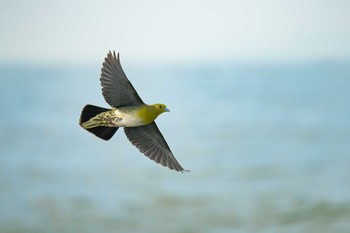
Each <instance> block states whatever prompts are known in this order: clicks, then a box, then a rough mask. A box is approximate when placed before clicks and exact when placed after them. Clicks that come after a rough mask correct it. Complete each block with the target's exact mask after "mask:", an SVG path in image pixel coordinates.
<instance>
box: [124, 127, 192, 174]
mask: <svg viewBox="0 0 350 233" xmlns="http://www.w3.org/2000/svg"><path fill="white" fill-rule="evenodd" d="M124 131H125V134H126V136H127V138H128V139H129V141H130V142H131V143H132V144H133V145H134V146H136V147H137V148H138V149H139V150H140V152H142V153H144V154H145V155H146V156H147V157H149V158H150V159H152V160H154V161H155V162H157V163H160V164H161V165H163V166H165V167H168V168H170V169H172V170H176V171H180V172H185V171H186V170H184V169H183V168H182V167H181V165H180V164H179V162H178V161H177V160H176V158H175V157H174V155H173V153H172V152H171V150H170V148H169V146H168V144H167V143H166V141H165V139H164V137H163V135H162V134H161V132H160V131H159V129H158V127H157V125H156V123H155V122H153V123H151V124H148V125H143V126H138V127H125V128H124Z"/></svg>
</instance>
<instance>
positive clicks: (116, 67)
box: [100, 51, 143, 108]
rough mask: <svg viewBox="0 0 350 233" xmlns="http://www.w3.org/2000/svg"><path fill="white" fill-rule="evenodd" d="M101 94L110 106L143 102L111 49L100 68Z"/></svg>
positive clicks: (133, 104) (116, 106) (132, 104)
mask: <svg viewBox="0 0 350 233" xmlns="http://www.w3.org/2000/svg"><path fill="white" fill-rule="evenodd" d="M100 81H101V86H102V95H103V97H104V98H105V100H106V102H107V103H108V104H109V105H111V106H112V107H115V108H118V107H121V106H135V105H139V104H143V101H142V100H141V98H140V96H139V95H138V94H137V92H136V90H135V88H134V87H133V86H132V84H131V83H130V81H129V80H128V78H127V77H126V75H125V73H124V71H123V69H122V67H121V64H120V60H119V53H118V56H116V55H115V52H114V51H113V54H112V52H111V51H109V53H108V54H107V57H106V58H105V61H104V62H103V67H102V69H101V78H100Z"/></svg>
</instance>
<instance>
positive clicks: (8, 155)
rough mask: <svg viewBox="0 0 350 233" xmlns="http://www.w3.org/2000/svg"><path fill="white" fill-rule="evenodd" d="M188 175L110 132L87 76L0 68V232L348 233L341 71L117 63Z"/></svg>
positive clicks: (344, 78)
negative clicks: (91, 125)
mask: <svg viewBox="0 0 350 233" xmlns="http://www.w3.org/2000/svg"><path fill="white" fill-rule="evenodd" d="M122 65H123V68H124V71H125V73H126V74H127V76H128V77H129V79H130V81H131V82H132V83H133V85H134V87H135V89H136V90H137V91H138V94H139V95H140V96H141V98H142V99H143V101H144V102H146V103H149V104H151V103H164V104H166V105H167V107H168V108H169V109H170V113H164V114H162V115H160V116H159V117H158V118H157V120H156V122H157V125H158V127H159V129H160V130H161V132H162V134H163V136H164V137H165V139H166V141H167V143H168V144H169V146H170V148H171V150H172V151H173V153H174V155H175V157H176V158H177V160H178V161H179V162H180V164H181V165H182V166H183V167H184V168H185V169H188V170H191V171H190V172H188V173H184V174H183V173H178V172H175V171H172V170H169V169H167V168H165V167H162V166H161V165H159V164H157V163H155V162H153V161H152V160H150V159H148V158H147V157H145V156H144V155H143V154H141V153H140V152H139V151H138V150H137V149H136V148H135V147H134V146H133V145H132V144H131V143H130V142H129V141H128V140H127V138H126V136H125V134H124V132H123V129H119V130H118V131H117V133H116V135H115V136H114V137H113V138H112V139H111V140H109V141H104V140H101V139H99V138H97V137H95V136H94V135H93V134H91V133H89V132H87V131H86V130H84V129H82V128H81V127H80V126H79V124H78V122H79V116H80V112H81V110H82V108H83V107H84V106H85V104H94V105H98V106H101V107H106V108H107V107H109V106H108V104H107V103H106V102H105V101H104V99H103V96H102V94H101V86H100V81H99V76H100V66H101V64H100V63H96V64H83V65H82V64H70V65H52V64H51V65H39V64H0V110H1V114H0V232H1V233H22V232H23V233H24V232H25V233H41V232H50V233H62V232H65V233H67V232H68V233H70V232H71V233H96V232H101V233H104V232H106V233H109V232H118V233H119V232H120V233H124V232H125V233H128V232H133V233H134V232H136V233H137V232H143V233H148V232H149V233H164V232H167V233H175V232H181V233H196V232H200V233H231V232H233V233H236V232H237V233H246V232H248V233H250V232H259V233H273V232H284V233H288V232H290V233H294V232H305V233H310V232H317V233H323V232H325V233H326V232H327V233H328V232H336V233H347V232H350V62H349V61H332V60H325V61H317V62H300V63H292V62H291V63H288V62H285V63H283V62H280V63H268V62H266V63H254V62H251V63H249V62H227V61H225V62H203V63H176V64H175V63H174V64H171V63H167V64H162V65H154V64H153V65H150V64H125V66H124V64H122Z"/></svg>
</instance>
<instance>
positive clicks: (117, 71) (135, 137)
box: [79, 51, 187, 172]
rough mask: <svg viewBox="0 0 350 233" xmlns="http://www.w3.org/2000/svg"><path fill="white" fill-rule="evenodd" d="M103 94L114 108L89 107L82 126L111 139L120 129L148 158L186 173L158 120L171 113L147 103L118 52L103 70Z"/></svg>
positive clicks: (84, 109)
mask: <svg viewBox="0 0 350 233" xmlns="http://www.w3.org/2000/svg"><path fill="white" fill-rule="evenodd" d="M100 81H101V86H102V95H103V97H104V98H105V100H106V102H107V103H108V104H109V105H110V106H111V107H112V109H107V108H101V107H98V106H94V105H90V104H88V105H86V106H85V107H84V108H83V110H82V112H81V115H80V121H79V124H80V126H81V127H83V128H84V129H86V130H88V131H89V132H91V133H93V134H94V135H96V136H97V137H99V138H101V139H104V140H109V139H110V138H111V137H112V136H113V135H114V134H115V132H117V130H118V128H119V127H124V132H125V134H126V136H127V138H128V139H129V141H130V142H131V143H132V144H133V145H134V146H136V147H137V148H138V149H139V150H140V152H142V153H143V154H144V155H146V156H147V157H148V158H150V159H152V160H154V161H155V162H157V163H160V164H161V165H163V166H165V167H168V168H170V169H172V170H176V171H180V172H186V171H187V170H184V169H183V168H182V167H181V165H180V164H179V162H178V161H177V160H176V158H175V157H174V155H173V153H172V152H171V150H170V148H169V146H168V144H167V143H166V141H165V139H164V137H163V135H162V134H161V132H160V131H159V129H158V127H157V125H156V123H155V122H154V120H155V119H156V118H157V117H158V116H159V115H160V114H162V113H164V112H169V109H168V108H167V107H166V106H165V105H164V104H152V105H148V104H145V103H144V102H143V101H142V99H141V98H140V96H139V95H138V94H137V92H136V90H135V89H134V87H133V86H132V84H131V83H130V81H129V80H128V78H127V77H126V75H125V73H124V71H123V69H122V67H121V64H120V59H119V53H118V55H117V56H116V54H115V51H113V54H112V52H111V51H109V53H108V54H107V57H106V58H105V59H104V62H103V65H102V69H101V77H100Z"/></svg>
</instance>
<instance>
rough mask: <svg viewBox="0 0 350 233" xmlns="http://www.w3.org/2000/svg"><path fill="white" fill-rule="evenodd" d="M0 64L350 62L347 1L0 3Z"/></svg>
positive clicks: (35, 0) (349, 4) (16, 0)
mask: <svg viewBox="0 0 350 233" xmlns="http://www.w3.org/2000/svg"><path fill="white" fill-rule="evenodd" d="M0 5H1V8H0V30H1V36H0V62H34V63H35V62H39V63H40V62H47V63H70V62H73V63H74V62H76V63H81V62H95V61H100V60H101V57H104V56H105V54H106V52H107V51H108V50H117V51H120V53H121V54H122V56H123V57H125V58H126V59H127V60H134V61H170V62H171V61H183V62H186V61H222V60H229V61H230V60H238V61H272V62H274V61H287V62H288V61H292V62H304V61H315V60H323V59H328V60H329V59H330V60H344V59H349V58H350V43H349V41H350V14H349V11H350V1H347V0H308V1H305V0H293V1H287V0H232V1H222V0H217V1H205V0H202V1H200V0H177V1H173V0H171V1H168V0H164V1H162V0H153V1H152V0H149V1H142V0H139V1H134V0H128V1H126V0H115V1H106V0H102V1H77V0H61V1H47V0H33V1H19V0H7V1H4V0H0Z"/></svg>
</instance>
